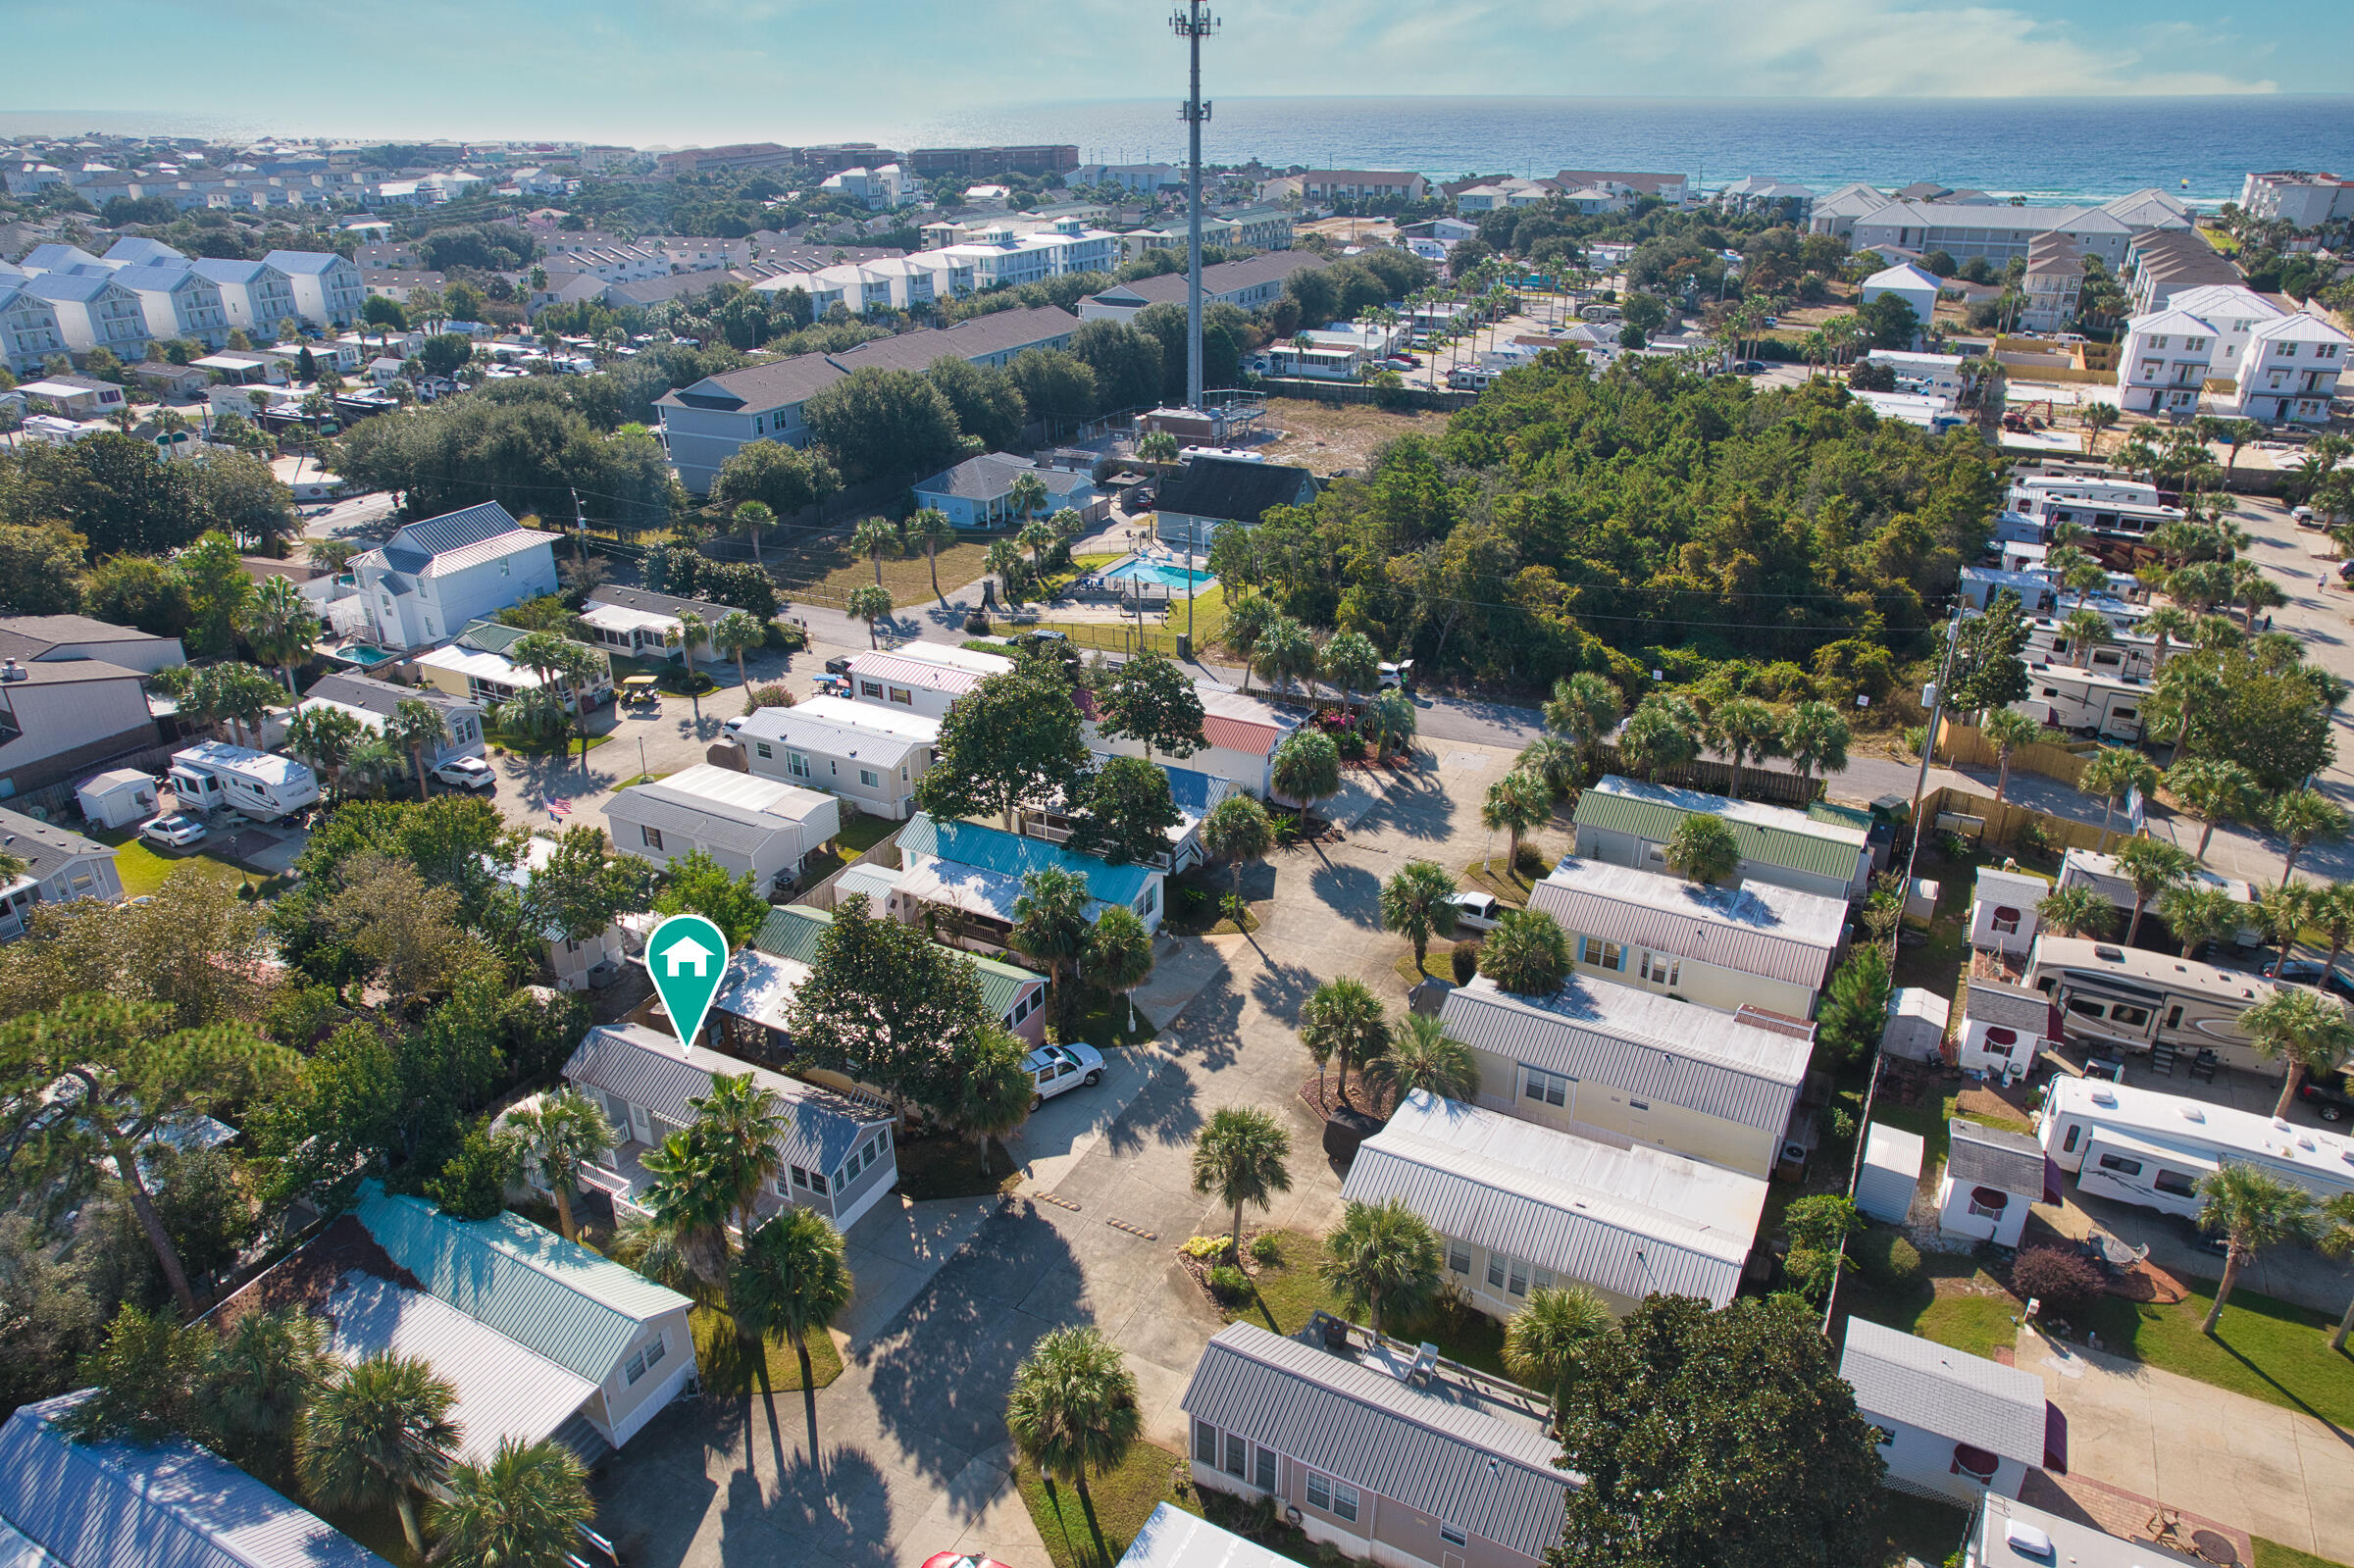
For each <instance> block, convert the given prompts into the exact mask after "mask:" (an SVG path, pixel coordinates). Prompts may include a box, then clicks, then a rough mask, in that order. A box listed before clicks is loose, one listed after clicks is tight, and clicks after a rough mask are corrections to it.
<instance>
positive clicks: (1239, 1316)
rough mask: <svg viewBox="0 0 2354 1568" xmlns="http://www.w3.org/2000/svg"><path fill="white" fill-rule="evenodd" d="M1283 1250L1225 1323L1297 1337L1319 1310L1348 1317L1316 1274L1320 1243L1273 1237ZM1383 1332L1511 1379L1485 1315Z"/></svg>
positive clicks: (1445, 1315)
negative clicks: (1250, 1325)
mask: <svg viewBox="0 0 2354 1568" xmlns="http://www.w3.org/2000/svg"><path fill="white" fill-rule="evenodd" d="M1272 1234H1273V1235H1274V1236H1275V1238H1276V1240H1277V1242H1278V1243H1279V1244H1280V1245H1281V1246H1282V1248H1283V1251H1282V1256H1281V1261H1280V1262H1277V1263H1273V1264H1265V1265H1261V1266H1260V1267H1259V1270H1258V1273H1257V1275H1256V1276H1255V1277H1254V1281H1253V1284H1254V1291H1253V1294H1252V1297H1251V1299H1249V1300H1247V1301H1243V1302H1241V1303H1239V1304H1237V1305H1235V1306H1233V1307H1231V1308H1227V1309H1225V1311H1226V1318H1227V1321H1228V1322H1230V1323H1231V1322H1241V1321H1248V1322H1252V1323H1256V1324H1259V1325H1261V1326H1262V1327H1264V1328H1267V1329H1270V1330H1272V1331H1274V1332H1275V1333H1277V1334H1284V1335H1291V1334H1297V1333H1299V1332H1300V1331H1301V1330H1302V1329H1304V1328H1305V1327H1306V1326H1307V1320H1308V1318H1309V1317H1311V1316H1312V1315H1314V1313H1316V1312H1317V1311H1318V1310H1319V1309H1321V1310H1322V1311H1326V1312H1329V1313H1331V1314H1332V1315H1333V1316H1335V1317H1339V1318H1347V1317H1349V1316H1350V1314H1349V1312H1348V1310H1347V1309H1346V1308H1345V1307H1343V1306H1342V1305H1341V1303H1340V1300H1339V1298H1338V1297H1336V1296H1335V1295H1334V1294H1333V1293H1332V1288H1331V1287H1330V1286H1328V1285H1326V1284H1325V1283H1324V1280H1323V1276H1322V1275H1320V1274H1318V1273H1317V1269H1318V1267H1319V1266H1320V1265H1321V1264H1322V1263H1323V1261H1324V1256H1325V1254H1324V1243H1323V1241H1322V1240H1320V1239H1317V1238H1315V1237H1312V1236H1308V1235H1306V1234H1305V1233H1303V1232H1300V1231H1277V1232H1274V1233H1272ZM1383 1332H1384V1333H1386V1334H1388V1335H1389V1336H1390V1337H1391V1338H1393V1339H1399V1340H1429V1341H1431V1342H1432V1343H1433V1344H1436V1345H1437V1346H1438V1347H1439V1354H1441V1355H1443V1356H1445V1357H1446V1358H1447V1359H1448V1360H1450V1361H1460V1362H1461V1363H1462V1364H1463V1365H1465V1366H1467V1367H1476V1368H1478V1369H1479V1370H1480V1371H1482V1372H1485V1373H1487V1374H1489V1375H1490V1376H1492V1377H1498V1378H1510V1376H1511V1374H1510V1373H1509V1372H1507V1371H1505V1369H1504V1326H1503V1325H1502V1324H1500V1323H1498V1322H1497V1321H1496V1320H1495V1319H1494V1318H1491V1317H1489V1316H1488V1315H1487V1314H1485V1313H1483V1312H1466V1313H1465V1314H1464V1315H1463V1317H1462V1319H1461V1320H1460V1321H1459V1322H1458V1320H1457V1319H1456V1318H1455V1317H1454V1315H1453V1314H1451V1313H1449V1312H1447V1311H1445V1310H1443V1309H1442V1310H1438V1311H1434V1312H1433V1313H1431V1315H1430V1319H1429V1321H1427V1322H1422V1323H1410V1324H1401V1323H1390V1324H1385V1325H1384V1326H1383Z"/></svg>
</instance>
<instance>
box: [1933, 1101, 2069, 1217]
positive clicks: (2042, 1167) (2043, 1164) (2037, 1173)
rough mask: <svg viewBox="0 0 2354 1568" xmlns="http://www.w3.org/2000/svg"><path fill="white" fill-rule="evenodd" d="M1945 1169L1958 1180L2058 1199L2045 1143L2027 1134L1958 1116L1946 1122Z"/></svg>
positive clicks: (2056, 1183)
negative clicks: (2044, 1150)
mask: <svg viewBox="0 0 2354 1568" xmlns="http://www.w3.org/2000/svg"><path fill="white" fill-rule="evenodd" d="M1947 1132H1948V1133H1949V1135H1950V1138H1949V1140H1948V1142H1947V1145H1946V1155H1945V1172H1946V1174H1947V1175H1948V1176H1950V1177H1952V1178H1953V1179H1954V1180H1955V1181H1957V1182H1968V1183H1969V1184H1970V1186H1972V1187H1991V1188H1993V1189H1995V1190H1996V1191H1998V1192H2019V1193H2023V1194H2025V1195H2026V1196H2028V1197H2030V1198H2033V1199H2035V1200H2037V1201H2039V1202H2057V1201H2059V1193H2058V1192H2057V1191H2055V1190H2053V1189H2055V1188H2057V1187H2058V1186H2059V1182H2058V1179H2057V1177H2056V1176H2055V1175H2054V1173H2053V1169H2052V1166H2051V1161H2050V1157H2049V1156H2048V1155H2046V1154H2045V1153H2044V1152H2043V1145H2042V1144H2040V1143H2038V1142H2036V1141H2035V1139H2034V1138H2030V1137H2028V1136H2027V1135H2026V1134H2024V1133H2013V1132H2009V1131H2007V1130H2005V1129H2003V1128H2000V1127H1988V1126H1986V1125H1984V1124H1983V1123H1980V1122H1971V1121H1966V1120H1964V1119H1963V1118H1962V1117H1959V1116H1957V1117H1955V1118H1953V1120H1952V1121H1951V1122H1949V1123H1948V1124H1947Z"/></svg>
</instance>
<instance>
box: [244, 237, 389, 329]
mask: <svg viewBox="0 0 2354 1568" xmlns="http://www.w3.org/2000/svg"><path fill="white" fill-rule="evenodd" d="M262 260H263V261H264V262H266V263H268V264H269V265H270V266H272V267H275V268H277V269H278V270H279V271H280V272H281V273H283V274H284V275H285V277H286V280H287V281H288V282H289V283H290V284H291V285H292V286H293V290H294V308H295V313H296V314H297V315H299V316H300V317H301V318H302V319H303V320H304V321H306V322H309V323H310V324H311V325H312V326H314V327H334V328H343V327H349V326H350V325H351V324H352V323H354V322H356V321H358V320H359V319H360V302H361V301H362V300H364V299H366V298H367V297H368V285H367V283H366V282H365V281H363V280H362V278H361V277H360V270H359V268H357V267H355V266H353V265H352V264H351V263H350V262H348V261H345V260H344V259H343V258H342V257H341V256H338V255H336V254H335V253H334V252H333V251H332V250H274V251H272V252H270V254H269V255H267V256H264V257H263V258H262Z"/></svg>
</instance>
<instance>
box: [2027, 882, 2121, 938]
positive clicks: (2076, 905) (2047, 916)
mask: <svg viewBox="0 0 2354 1568" xmlns="http://www.w3.org/2000/svg"><path fill="white" fill-rule="evenodd" d="M2035 916H2036V919H2037V920H2038V921H2039V922H2040V923H2041V924H2042V926H2043V929H2044V930H2046V931H2049V932H2052V933H2054V934H2055V935H2057V936H2093V937H2100V936H2108V935H2109V934H2110V933H2111V932H2113V931H2115V930H2117V905H2115V904H2113V903H2111V902H2110V901H2109V895H2108V894H2107V893H2104V892H2102V891H2101V890H2100V889H2099V888H2098V887H2095V886H2094V885H2092V884H2090V883H2088V882H2078V883H2071V884H2069V885H2067V886H2065V887H2055V888H2053V889H2052V890H2051V891H2050V892H2048V893H2046V894H2044V895H2043V897H2042V898H2041V899H2039V900H2037V901H2036V904H2035Z"/></svg>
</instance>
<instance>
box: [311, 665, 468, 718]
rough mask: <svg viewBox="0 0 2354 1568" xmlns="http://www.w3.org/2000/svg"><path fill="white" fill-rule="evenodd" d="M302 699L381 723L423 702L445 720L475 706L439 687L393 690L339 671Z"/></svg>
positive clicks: (385, 684) (382, 683)
mask: <svg viewBox="0 0 2354 1568" xmlns="http://www.w3.org/2000/svg"><path fill="white" fill-rule="evenodd" d="M303 696H304V698H305V699H310V698H316V699H318V700H319V701H321V702H333V703H340V704H341V705H342V706H344V707H346V708H361V709H365V710H366V711H367V712H369V713H373V714H375V715H376V716H377V717H378V718H380V719H389V718H390V717H392V714H393V712H394V711H395V710H396V709H398V708H399V706H400V705H401V704H402V703H403V702H412V701H414V702H422V703H424V704H425V705H426V706H428V707H430V708H432V709H433V710H434V711H435V712H436V713H439V714H442V715H444V716H447V715H449V714H452V713H471V712H473V711H474V709H475V704H474V703H472V702H469V701H467V700H466V699H465V698H464V697H453V696H451V695H450V694H449V693H448V692H446V691H443V690H441V689H440V688H439V687H438V686H396V685H394V684H393V683H391V682H389V681H372V680H370V679H369V678H368V677H366V676H364V675H345V674H343V673H342V672H340V671H337V672H335V673H333V674H332V675H323V676H321V677H320V678H319V680H318V682H317V683H315V684H313V685H312V686H311V687H310V689H308V690H307V691H305V692H303Z"/></svg>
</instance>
